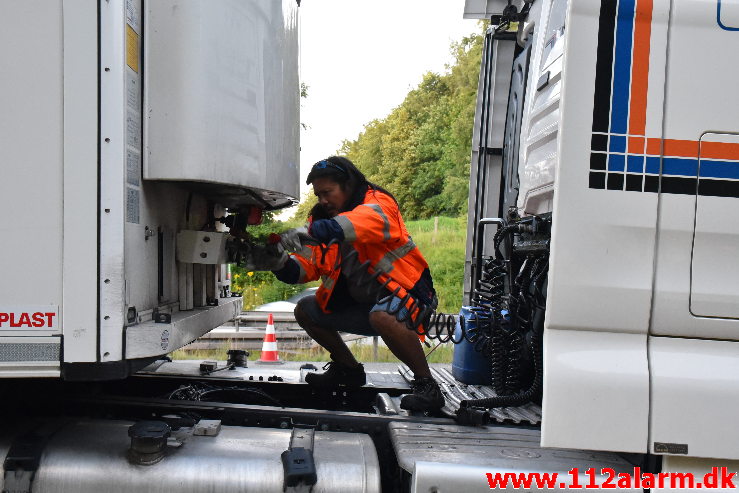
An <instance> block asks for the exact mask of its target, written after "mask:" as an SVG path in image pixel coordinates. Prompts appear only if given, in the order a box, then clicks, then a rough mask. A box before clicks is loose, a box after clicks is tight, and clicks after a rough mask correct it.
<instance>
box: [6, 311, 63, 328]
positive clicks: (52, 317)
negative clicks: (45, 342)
mask: <svg viewBox="0 0 739 493" xmlns="http://www.w3.org/2000/svg"><path fill="white" fill-rule="evenodd" d="M59 327H60V325H59V310H58V309H57V307H56V306H50V305H46V306H23V307H0V331H7V330H14V331H15V330H22V331H28V330H41V331H49V330H57V329H58V328H59Z"/></svg>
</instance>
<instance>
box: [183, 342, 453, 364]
mask: <svg viewBox="0 0 739 493" xmlns="http://www.w3.org/2000/svg"><path fill="white" fill-rule="evenodd" d="M277 344H278V346H277V347H278V350H279V354H280V360H282V361H318V362H324V361H330V360H331V358H330V356H329V354H328V351H326V350H325V349H323V348H322V347H320V346H317V347H314V348H310V349H294V350H283V349H279V341H278V342H277ZM434 346H436V344H433V345H432V347H431V348H427V347H425V346H424V351H425V352H426V354H428V353H429V352H430V351H431V349H433V347H434ZM452 346H453V345H452V344H449V343H448V344H442V345H441V346H440V347H439V348H437V349H435V350H434V351H433V352H432V353H431V354H430V355H429V357H428V358H427V359H428V361H429V363H451V362H452V355H453V352H454V348H453V347H452ZM185 347H187V346H185ZM229 349H239V347H238V344H234V343H224V344H223V349H207V350H206V349H197V350H192V351H188V350H187V349H178V350H177V351H174V352H173V353H171V354H170V356H171V357H172V359H194V360H215V361H225V360H226V359H227V356H226V351H228V350H229ZM349 349H350V350H351V351H352V354H354V357H355V358H357V360H358V361H360V362H362V363H399V362H398V358H396V357H395V356H394V355H393V353H391V352H390V350H389V349H388V348H386V347H385V346H382V345H380V346H379V347H378V348H377V357H376V358H375V353H374V348H373V346H372V344H367V343H360V342H358V341H354V342H350V343H349ZM261 353H262V352H261V351H252V350H249V361H250V362H252V361H257V360H258V359H259V358H260V356H261Z"/></svg>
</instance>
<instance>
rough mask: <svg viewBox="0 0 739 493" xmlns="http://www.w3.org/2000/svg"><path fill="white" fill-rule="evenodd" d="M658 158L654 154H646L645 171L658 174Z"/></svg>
mask: <svg viewBox="0 0 739 493" xmlns="http://www.w3.org/2000/svg"><path fill="white" fill-rule="evenodd" d="M659 162H660V158H659V157H654V156H647V173H651V174H653V175H658V174H659V166H660V163H659Z"/></svg>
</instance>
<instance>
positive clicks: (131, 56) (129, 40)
mask: <svg viewBox="0 0 739 493" xmlns="http://www.w3.org/2000/svg"><path fill="white" fill-rule="evenodd" d="M126 64H127V65H128V66H129V67H131V68H132V69H133V70H134V72H136V73H138V72H139V35H138V34H136V31H134V30H133V28H132V27H131V26H129V25H128V24H126Z"/></svg>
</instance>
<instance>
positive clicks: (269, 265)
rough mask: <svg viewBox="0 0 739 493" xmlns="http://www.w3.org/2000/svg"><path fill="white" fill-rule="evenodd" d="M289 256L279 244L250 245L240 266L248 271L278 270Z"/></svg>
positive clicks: (283, 265)
mask: <svg viewBox="0 0 739 493" xmlns="http://www.w3.org/2000/svg"><path fill="white" fill-rule="evenodd" d="M288 258H290V257H289V256H288V255H287V253H286V252H285V250H284V249H282V248H281V247H280V246H279V245H252V247H251V249H250V250H249V253H248V254H247V255H246V256H245V260H244V263H243V264H242V267H244V269H246V270H249V271H267V270H272V271H274V270H280V269H282V268H283V267H285V263H287V260H288Z"/></svg>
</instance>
